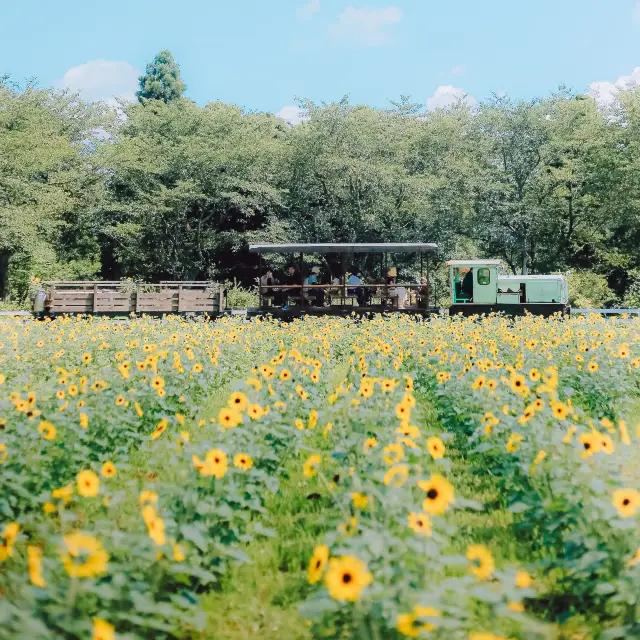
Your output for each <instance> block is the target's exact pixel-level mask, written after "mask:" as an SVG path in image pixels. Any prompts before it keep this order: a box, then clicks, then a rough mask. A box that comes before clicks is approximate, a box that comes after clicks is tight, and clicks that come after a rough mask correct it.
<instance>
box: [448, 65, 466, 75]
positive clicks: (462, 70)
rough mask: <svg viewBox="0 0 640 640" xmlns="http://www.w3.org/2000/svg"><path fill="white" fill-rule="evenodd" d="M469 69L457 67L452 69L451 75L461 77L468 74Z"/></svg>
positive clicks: (461, 66)
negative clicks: (462, 74)
mask: <svg viewBox="0 0 640 640" xmlns="http://www.w3.org/2000/svg"><path fill="white" fill-rule="evenodd" d="M466 71H467V68H466V67H465V66H464V65H463V64H459V65H456V66H455V67H453V69H451V71H450V73H451V74H452V75H454V76H457V75H460V74H461V73H466Z"/></svg>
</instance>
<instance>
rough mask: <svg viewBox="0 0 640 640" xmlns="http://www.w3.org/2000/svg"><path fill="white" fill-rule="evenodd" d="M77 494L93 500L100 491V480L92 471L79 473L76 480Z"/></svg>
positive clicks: (87, 470)
mask: <svg viewBox="0 0 640 640" xmlns="http://www.w3.org/2000/svg"><path fill="white" fill-rule="evenodd" d="M77 484H78V493H79V494H80V495H81V496H83V497H84V498H93V497H95V496H97V495H98V492H99V491H100V478H98V476H97V474H96V473H94V472H93V471H91V470H89V469H86V470H84V471H80V473H79V474H78V478H77Z"/></svg>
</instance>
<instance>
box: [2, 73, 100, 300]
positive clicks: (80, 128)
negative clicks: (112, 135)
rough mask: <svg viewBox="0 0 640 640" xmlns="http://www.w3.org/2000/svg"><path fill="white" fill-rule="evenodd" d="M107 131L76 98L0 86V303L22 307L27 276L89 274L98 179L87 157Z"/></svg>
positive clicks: (95, 111)
mask: <svg viewBox="0 0 640 640" xmlns="http://www.w3.org/2000/svg"><path fill="white" fill-rule="evenodd" d="M110 124H111V120H110V117H109V115H108V114H107V113H106V112H105V110H104V108H103V107H101V106H99V105H87V104H85V103H83V102H82V101H80V100H79V98H78V96H76V95H72V94H68V93H64V92H59V91H55V90H53V89H37V88H35V87H33V86H31V85H27V86H26V87H24V88H21V87H19V86H17V85H15V84H14V83H11V82H10V81H9V80H8V79H6V78H5V79H4V80H2V81H0V298H6V297H8V295H10V294H11V296H12V297H15V298H16V299H17V300H22V299H23V298H24V295H25V291H26V288H27V286H28V281H29V276H30V275H31V274H34V273H40V274H42V275H46V276H47V277H54V276H56V275H57V274H58V273H60V274H61V275H62V274H69V275H70V276H71V275H72V276H74V277H76V276H83V277H86V276H90V275H92V274H93V273H95V271H96V268H97V266H96V263H97V262H98V260H99V246H98V244H97V242H96V240H95V237H94V236H93V234H92V222H93V217H92V216H93V213H94V207H95V205H96V203H97V201H98V199H99V198H100V194H101V191H102V188H103V175H102V171H101V169H100V168H99V167H98V166H96V164H95V162H94V161H93V159H92V157H91V155H92V154H93V153H95V152H96V151H97V150H98V149H99V148H100V146H101V145H102V144H103V140H102V139H101V134H100V133H98V128H100V127H103V131H104V128H105V127H106V128H108V127H109V126H110Z"/></svg>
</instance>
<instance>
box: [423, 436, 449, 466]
mask: <svg viewBox="0 0 640 640" xmlns="http://www.w3.org/2000/svg"><path fill="white" fill-rule="evenodd" d="M427 451H428V452H429V454H430V455H431V457H432V458H433V459H434V460H439V459H440V458H442V457H444V453H445V446H444V442H442V440H441V439H440V438H439V437H438V436H432V437H431V438H429V439H428V440H427Z"/></svg>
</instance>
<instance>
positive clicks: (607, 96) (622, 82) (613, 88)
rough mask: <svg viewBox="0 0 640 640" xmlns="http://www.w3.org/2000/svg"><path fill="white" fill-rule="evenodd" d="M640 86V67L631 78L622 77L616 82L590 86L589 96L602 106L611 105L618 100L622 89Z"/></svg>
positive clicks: (604, 81) (596, 83) (597, 83)
mask: <svg viewBox="0 0 640 640" xmlns="http://www.w3.org/2000/svg"><path fill="white" fill-rule="evenodd" d="M638 85H640V67H636V68H635V69H634V70H633V72H632V73H631V75H630V76H620V77H619V78H618V79H617V80H616V81H615V82H609V81H608V80H602V81H598V82H592V83H591V84H590V85H589V95H591V96H593V98H595V100H596V101H597V102H598V103H600V104H601V105H609V104H611V103H612V102H614V101H615V99H616V94H617V93H618V91H621V90H622V89H630V88H632V87H637V86H638Z"/></svg>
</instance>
